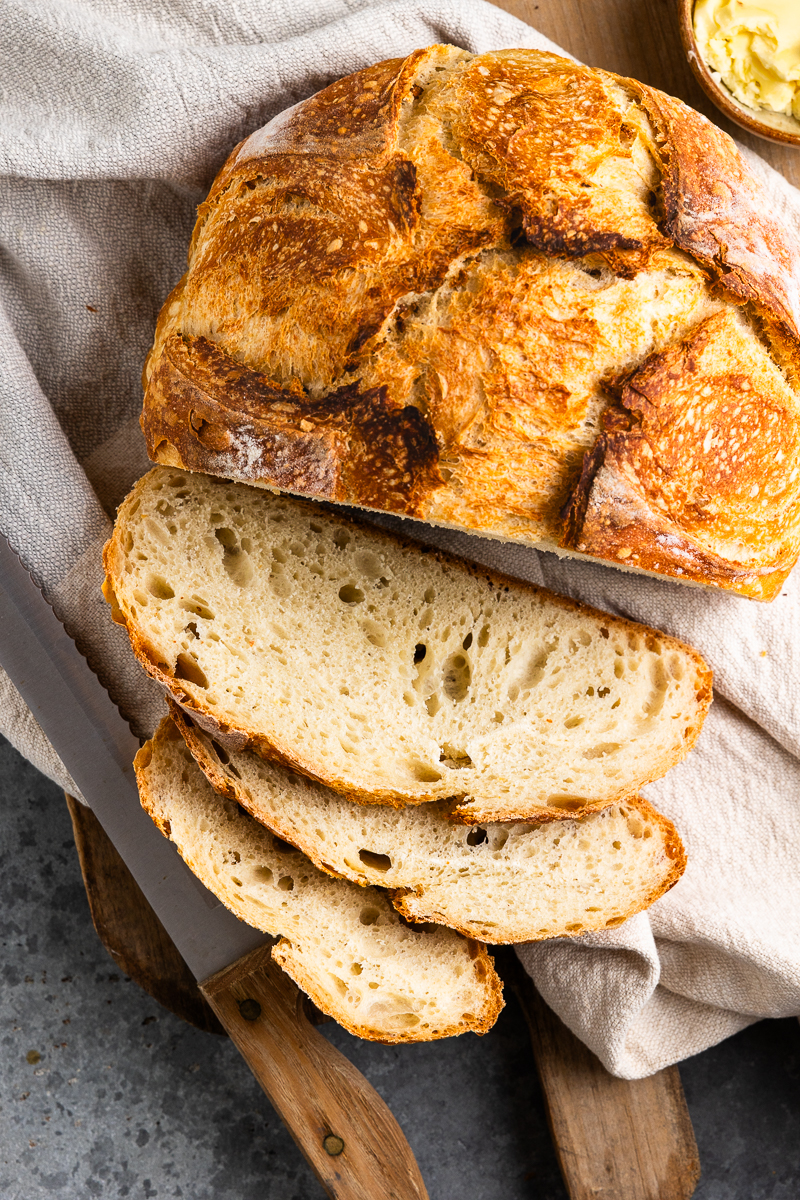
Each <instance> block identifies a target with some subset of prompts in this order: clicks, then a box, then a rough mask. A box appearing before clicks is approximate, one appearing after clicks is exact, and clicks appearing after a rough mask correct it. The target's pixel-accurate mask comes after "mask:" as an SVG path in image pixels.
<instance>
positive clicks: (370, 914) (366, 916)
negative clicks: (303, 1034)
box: [358, 905, 381, 925]
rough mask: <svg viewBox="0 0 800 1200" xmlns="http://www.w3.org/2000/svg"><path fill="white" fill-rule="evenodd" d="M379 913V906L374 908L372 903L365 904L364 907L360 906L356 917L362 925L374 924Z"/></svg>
mask: <svg viewBox="0 0 800 1200" xmlns="http://www.w3.org/2000/svg"><path fill="white" fill-rule="evenodd" d="M380 915H381V913H380V909H379V908H375V907H374V906H373V905H367V906H366V908H362V910H361V912H360V913H359V915H358V919H359V920H360V921H361V924H362V925H374V924H375V922H376V921H377V919H378V917H379V916H380Z"/></svg>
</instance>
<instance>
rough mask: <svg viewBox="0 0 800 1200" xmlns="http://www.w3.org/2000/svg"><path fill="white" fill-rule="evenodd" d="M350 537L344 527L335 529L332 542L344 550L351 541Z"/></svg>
mask: <svg viewBox="0 0 800 1200" xmlns="http://www.w3.org/2000/svg"><path fill="white" fill-rule="evenodd" d="M352 540H353V539H352V537H351V535H350V534H349V532H348V531H347V530H346V529H337V530H336V532H335V533H334V535H333V544H334V545H335V546H338V548H339V549H340V550H344V549H345V548H346V547H347V546H349V545H350V543H351V542H352Z"/></svg>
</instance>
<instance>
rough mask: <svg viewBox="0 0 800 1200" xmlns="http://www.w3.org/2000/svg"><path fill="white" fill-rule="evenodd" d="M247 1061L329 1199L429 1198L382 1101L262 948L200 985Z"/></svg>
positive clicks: (397, 1127)
mask: <svg viewBox="0 0 800 1200" xmlns="http://www.w3.org/2000/svg"><path fill="white" fill-rule="evenodd" d="M202 991H203V994H204V995H205V996H206V998H207V999H208V1001H209V1003H210V1004H211V1005H212V1007H213V1008H214V1011H215V1012H216V1014H217V1016H218V1017H219V1019H220V1021H221V1023H222V1024H223V1025H224V1027H225V1029H226V1030H227V1031H228V1033H229V1035H230V1037H231V1039H232V1041H233V1042H234V1044H235V1045H236V1047H237V1049H238V1050H239V1051H240V1053H241V1054H242V1056H243V1057H244V1059H245V1061H246V1063H247V1065H248V1066H249V1067H250V1070H251V1071H252V1072H253V1074H254V1075H255V1077H256V1079H257V1080H258V1082H259V1083H260V1084H261V1086H262V1088H263V1089H264V1091H265V1092H266V1094H267V1095H268V1096H269V1098H270V1100H271V1101H272V1104H273V1106H274V1108H275V1110H276V1111H277V1112H278V1113H279V1115H280V1116H281V1117H282V1119H283V1120H284V1122H285V1123H286V1126H287V1128H288V1129H289V1132H290V1133H291V1135H292V1137H293V1138H294V1139H295V1141H296V1142H297V1145H298V1146H299V1148H300V1150H301V1151H302V1152H303V1154H304V1155H305V1157H306V1159H307V1160H308V1162H309V1164H310V1166H311V1168H312V1170H313V1171H314V1173H315V1174H316V1176H317V1178H318V1179H319V1181H320V1183H321V1184H322V1186H323V1187H324V1188H325V1189H326V1191H327V1192H328V1194H329V1195H330V1196H332V1197H335V1200H427V1196H428V1193H427V1191H426V1190H425V1184H424V1183H423V1181H422V1175H421V1174H420V1170H419V1167H418V1166H417V1162H416V1159H415V1158H414V1155H413V1154H412V1152H411V1148H410V1146H409V1145H408V1142H407V1141H406V1139H405V1136H404V1134H403V1131H402V1130H401V1128H400V1126H399V1125H398V1124H397V1121H396V1120H395V1118H394V1117H393V1116H392V1113H391V1111H390V1109H389V1107H388V1105H387V1104H386V1103H385V1102H384V1101H383V1100H382V1099H381V1097H380V1096H379V1095H378V1093H377V1092H376V1091H375V1089H374V1088H373V1087H372V1085H371V1084H369V1083H367V1081H366V1079H365V1078H364V1076H363V1075H362V1074H361V1073H360V1072H359V1071H357V1070H356V1068H355V1067H354V1066H353V1065H352V1063H351V1062H350V1061H349V1060H348V1059H346V1058H345V1057H344V1056H343V1055H342V1054H340V1053H339V1051H338V1050H337V1049H336V1048H335V1047H334V1046H332V1045H331V1043H330V1042H328V1041H326V1039H325V1038H324V1037H322V1035H321V1034H319V1033H317V1031H316V1029H314V1028H313V1027H312V1026H311V1025H310V1024H309V1022H308V1021H307V1020H306V1019H305V1015H304V1011H303V995H302V993H301V992H300V991H299V990H298V988H297V987H296V985H295V984H294V983H293V982H292V980H291V979H290V978H289V976H288V975H286V974H284V972H283V971H282V970H281V968H280V967H279V966H277V964H276V963H274V962H273V961H272V958H271V956H270V948H269V946H267V947H260V948H259V949H258V950H254V951H253V953H252V954H248V955H246V956H245V958H243V959H240V960H239V961H238V962H236V963H234V964H233V966H232V967H229V968H227V969H226V970H224V971H220V973H219V974H218V975H214V976H212V978H211V979H207V980H205V981H204V982H203V984H202Z"/></svg>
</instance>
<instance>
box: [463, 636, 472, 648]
mask: <svg viewBox="0 0 800 1200" xmlns="http://www.w3.org/2000/svg"><path fill="white" fill-rule="evenodd" d="M461 645H462V647H463V649H464V650H469V648H470V646H471V645H472V634H471V633H468V634H467V636H466V637H465V638H464V640H463V642H462V643H461Z"/></svg>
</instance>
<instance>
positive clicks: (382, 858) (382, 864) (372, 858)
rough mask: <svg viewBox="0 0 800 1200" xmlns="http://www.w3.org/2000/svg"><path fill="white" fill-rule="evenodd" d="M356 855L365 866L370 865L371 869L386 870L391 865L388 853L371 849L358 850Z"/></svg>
mask: <svg viewBox="0 0 800 1200" xmlns="http://www.w3.org/2000/svg"><path fill="white" fill-rule="evenodd" d="M358 857H359V858H360V859H361V861H362V863H363V864H364V866H365V867H371V868H372V870H373V871H388V870H389V868H390V867H391V865H392V860H391V858H390V857H389V855H388V854H376V853H375V851H373V850H359V852H358Z"/></svg>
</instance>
